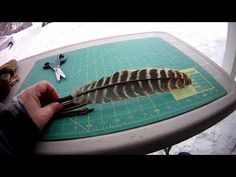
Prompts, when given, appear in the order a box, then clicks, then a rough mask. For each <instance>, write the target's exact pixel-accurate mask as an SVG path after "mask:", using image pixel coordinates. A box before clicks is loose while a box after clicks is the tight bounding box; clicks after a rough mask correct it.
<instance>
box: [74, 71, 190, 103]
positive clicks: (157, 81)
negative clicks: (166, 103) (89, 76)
mask: <svg viewBox="0 0 236 177" xmlns="http://www.w3.org/2000/svg"><path fill="white" fill-rule="evenodd" d="M190 84H191V79H190V78H189V77H188V76H187V74H185V73H183V72H180V71H178V70H174V69H166V68H165V69H158V68H146V69H139V70H122V71H118V72H116V73H114V74H113V75H111V76H109V77H103V78H101V79H100V80H98V81H92V82H90V83H88V84H86V85H83V86H82V87H80V88H79V89H78V90H75V91H74V93H73V94H72V96H73V98H74V99H73V101H74V103H76V104H80V103H81V102H83V103H87V104H89V103H105V102H109V101H117V100H124V99H128V98H132V97H138V96H146V95H150V94H153V93H155V92H165V91H171V90H174V89H178V88H183V87H185V86H187V85H190Z"/></svg>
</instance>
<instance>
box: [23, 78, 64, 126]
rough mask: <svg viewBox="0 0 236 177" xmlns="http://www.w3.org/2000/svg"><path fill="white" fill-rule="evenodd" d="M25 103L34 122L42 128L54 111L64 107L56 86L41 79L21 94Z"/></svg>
mask: <svg viewBox="0 0 236 177" xmlns="http://www.w3.org/2000/svg"><path fill="white" fill-rule="evenodd" d="M19 96H20V98H21V99H22V101H23V105H24V107H25V109H26V111H27V113H28V114H29V116H30V117H31V118H32V120H33V121H34V123H35V124H36V125H37V126H38V127H39V128H40V129H41V130H42V129H43V128H44V126H45V125H46V124H47V122H48V121H49V120H50V119H51V118H52V116H53V115H54V113H56V112H58V111H59V110H61V109H62V108H63V105H62V104H61V103H59V102H56V101H57V100H58V99H59V96H58V93H57V91H56V89H55V88H54V86H53V85H52V84H50V83H49V82H48V81H40V82H38V83H36V84H34V85H33V86H31V87H28V88H27V89H25V90H23V91H22V92H21V93H20V94H19Z"/></svg>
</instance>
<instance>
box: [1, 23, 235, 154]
mask: <svg viewBox="0 0 236 177" xmlns="http://www.w3.org/2000/svg"><path fill="white" fill-rule="evenodd" d="M41 24H42V23H33V26H31V27H30V28H27V29H25V30H23V31H20V32H18V33H16V34H13V37H14V40H15V44H14V45H13V47H12V48H11V49H5V50H3V51H0V65H1V64H3V63H5V62H6V61H9V60H11V59H13V58H14V59H16V60H18V61H20V60H22V59H24V58H27V57H30V56H33V55H36V54H39V53H42V52H45V51H48V50H52V49H56V48H59V47H63V46H66V45H70V44H75V43H79V42H83V41H87V40H93V39H99V38H104V37H109V36H115V35H122V34H131V33H138V32H151V31H164V32H168V33H170V34H172V35H174V36H176V37H178V38H180V39H182V40H183V41H185V42H187V43H188V44H190V45H191V46H193V47H195V48H196V49H197V50H199V51H201V52H202V53H203V54H205V55H206V56H208V57H209V58H210V59H212V60H213V61H214V62H215V63H216V64H218V65H219V66H222V64H223V57H224V51H225V43H226V36H227V23H192V22H191V23H190V22H188V23H169V22H168V23H91V22H88V23H49V24H48V25H46V26H45V27H43V28H42V27H41ZM235 145H236V112H234V113H232V114H231V115H230V116H228V117H227V118H226V119H224V120H222V121H221V122H220V123H218V124H216V125H215V126H213V127H211V128H210V129H208V130H206V131H204V132H202V133H200V134H198V135H196V136H194V137H192V138H190V139H188V140H186V141H184V142H181V143H179V144H177V145H175V146H173V147H172V149H171V151H170V154H177V153H178V152H181V151H187V152H190V153H192V154H236V147H235ZM152 154H164V152H163V151H157V152H155V153H152Z"/></svg>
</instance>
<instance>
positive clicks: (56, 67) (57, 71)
mask: <svg viewBox="0 0 236 177" xmlns="http://www.w3.org/2000/svg"><path fill="white" fill-rule="evenodd" d="M65 61H66V57H65V56H64V55H63V54H60V55H59V56H57V59H56V62H55V63H52V62H46V63H44V66H43V68H44V69H52V70H54V72H55V75H56V79H57V81H60V80H61V77H63V78H66V75H65V74H64V72H63V71H62V70H61V68H60V67H61V65H62V64H63V63H65Z"/></svg>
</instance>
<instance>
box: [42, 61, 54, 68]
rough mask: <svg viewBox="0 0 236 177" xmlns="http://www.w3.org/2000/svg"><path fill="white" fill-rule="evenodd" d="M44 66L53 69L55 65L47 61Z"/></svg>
mask: <svg viewBox="0 0 236 177" xmlns="http://www.w3.org/2000/svg"><path fill="white" fill-rule="evenodd" d="M43 68H44V69H53V65H52V63H51V62H46V63H44V65H43Z"/></svg>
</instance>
